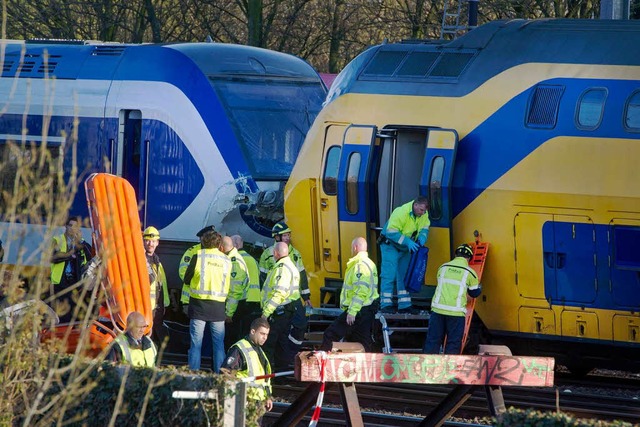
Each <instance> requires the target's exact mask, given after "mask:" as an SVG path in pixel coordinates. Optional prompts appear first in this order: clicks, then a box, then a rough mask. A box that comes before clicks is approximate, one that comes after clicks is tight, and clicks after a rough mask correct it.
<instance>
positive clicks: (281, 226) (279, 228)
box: [271, 221, 291, 237]
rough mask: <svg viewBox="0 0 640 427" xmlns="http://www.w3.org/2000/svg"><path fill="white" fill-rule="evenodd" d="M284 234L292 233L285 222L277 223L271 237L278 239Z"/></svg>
mask: <svg viewBox="0 0 640 427" xmlns="http://www.w3.org/2000/svg"><path fill="white" fill-rule="evenodd" d="M284 233H291V229H290V228H289V226H288V225H287V223H286V222H284V221H280V222H277V223H276V225H274V226H273V228H272V229H271V237H276V236H279V235H280V234H284Z"/></svg>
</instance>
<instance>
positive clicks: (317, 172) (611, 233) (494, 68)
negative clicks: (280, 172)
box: [285, 21, 640, 367]
mask: <svg viewBox="0 0 640 427" xmlns="http://www.w3.org/2000/svg"><path fill="white" fill-rule="evenodd" d="M480 30H481V31H479V32H475V33H474V32H471V33H470V34H469V35H467V36H465V37H463V38H461V39H459V40H458V41H456V42H452V44H455V45H456V46H455V48H457V50H456V51H454V50H453V48H454V46H451V48H452V50H451V53H449V51H448V49H447V46H446V45H444V46H438V45H434V46H430V45H429V44H426V46H425V45H417V46H408V45H405V44H402V45H392V46H385V45H383V46H381V47H378V48H377V49H378V50H377V51H376V48H372V49H371V50H369V51H367V52H365V53H363V54H362V55H361V56H360V57H359V58H357V59H356V60H354V61H353V62H352V64H350V65H349V66H348V67H347V69H345V71H344V72H343V73H342V74H341V75H340V76H338V78H337V79H336V81H335V82H334V84H333V85H332V91H331V92H330V94H329V98H328V103H327V105H326V106H325V108H324V109H323V111H322V112H321V114H320V115H319V117H318V119H317V120H316V122H315V124H314V126H313V128H312V129H311V131H310V132H309V134H308V138H307V143H306V144H305V148H304V150H303V151H302V152H301V156H300V157H299V159H298V164H297V165H296V168H295V169H294V171H293V174H292V177H291V179H290V181H289V183H288V188H289V189H292V190H291V192H295V191H296V190H295V188H296V187H297V186H298V185H299V183H300V182H303V181H304V180H305V179H308V178H310V177H311V178H313V179H315V180H317V185H316V186H315V188H320V189H322V188H323V185H325V186H326V183H327V182H329V181H330V180H328V179H327V177H328V176H333V175H335V176H337V177H338V179H337V185H338V189H337V190H336V191H335V193H336V194H335V196H330V197H326V194H324V193H322V192H319V193H315V194H313V191H312V196H311V197H312V198H320V199H325V198H326V199H328V200H327V201H326V202H320V203H317V204H313V205H312V206H314V209H316V212H317V213H318V214H317V215H316V216H320V217H321V216H322V215H325V214H326V213H327V212H329V211H331V212H333V211H335V214H333V213H332V214H331V215H335V216H337V218H338V223H339V224H340V227H339V229H337V230H335V229H331V228H329V227H325V226H324V223H322V220H321V221H320V222H321V223H322V224H320V226H319V227H318V225H317V224H316V223H312V222H309V221H308V218H307V217H306V216H303V215H297V212H298V206H300V205H301V202H300V200H299V199H297V200H295V201H293V200H292V201H289V200H287V201H286V202H285V212H286V214H287V220H288V221H289V222H290V224H289V225H290V226H291V227H292V229H294V230H296V233H297V236H296V235H295V234H294V240H295V241H294V244H295V245H296V247H298V248H299V249H300V250H301V252H302V255H303V257H304V258H305V259H309V257H311V258H313V257H314V256H315V258H313V259H314V265H313V268H312V269H311V275H312V278H313V280H312V284H311V287H312V293H317V292H318V291H317V290H318V288H319V287H320V286H324V285H326V284H327V283H329V282H333V283H339V282H340V280H341V270H340V269H339V268H336V266H335V261H334V260H335V255H334V254H335V248H340V252H339V255H340V257H339V258H338V260H337V262H338V263H339V264H340V265H341V266H342V265H344V263H346V260H347V259H348V256H349V254H348V253H347V252H346V250H345V246H344V243H345V242H350V240H351V239H352V238H353V237H355V236H356V235H363V236H366V237H368V238H369V244H370V252H372V253H374V254H375V236H376V231H377V230H379V228H380V227H381V225H382V224H383V223H384V221H385V220H386V218H388V215H389V214H390V212H391V210H392V209H393V208H394V207H396V206H399V205H400V204H402V203H404V202H406V201H408V200H411V198H412V197H415V195H417V194H418V193H421V194H424V195H427V196H428V197H430V200H431V211H430V215H431V220H432V227H431V232H430V235H429V240H428V242H427V246H429V247H430V253H429V266H428V270H427V276H426V285H428V286H426V287H425V288H426V289H429V288H430V289H433V288H432V286H433V285H435V284H436V278H435V272H436V270H437V267H438V266H439V265H440V264H441V263H443V262H445V261H447V260H449V259H450V257H451V255H452V249H453V247H455V245H457V244H459V243H462V242H466V241H471V240H473V238H474V233H475V232H476V231H477V232H479V233H480V234H481V236H482V239H483V240H484V241H486V242H489V243H490V244H491V247H492V249H491V254H490V255H489V259H488V261H487V264H486V268H485V272H484V276H483V294H482V296H481V297H480V298H479V299H478V303H477V305H476V311H477V313H478V315H479V318H480V320H481V321H482V322H483V324H484V326H486V328H487V329H488V330H489V332H490V333H491V336H492V337H493V339H494V340H496V341H499V340H500V341H504V342H507V343H508V344H510V345H513V347H514V350H515V351H517V352H531V353H544V354H551V355H555V356H556V357H559V358H560V360H561V361H562V362H564V363H568V364H569V363H571V362H573V367H578V366H583V367H589V366H603V365H609V366H618V364H619V363H623V362H629V361H633V359H634V358H635V359H636V360H637V355H638V353H639V352H640V336H639V335H638V325H639V322H640V315H639V314H638V307H640V296H639V295H640V292H638V291H639V290H640V276H639V271H640V258H638V256H637V255H634V254H635V253H636V252H637V251H635V250H634V249H633V248H634V246H635V245H636V244H637V242H638V241H639V240H638V238H639V236H640V228H639V226H640V208H639V207H640V190H639V189H638V188H637V186H636V185H635V179H634V176H635V175H636V170H635V169H636V167H635V166H634V163H635V160H636V159H637V158H638V156H639V155H640V141H639V137H638V135H639V134H640V133H639V132H640V129H639V127H640V123H639V122H638V120H637V119H636V118H635V117H636V116H637V114H638V110H637V109H636V108H637V107H636V105H637V103H638V101H639V100H640V95H638V91H639V90H640V64H638V63H637V61H636V58H635V56H634V55H630V54H629V51H633V50H634V49H635V48H634V47H633V44H632V43H631V42H629V40H630V39H634V40H635V38H638V39H640V26H638V25H637V23H635V24H634V23H628V22H624V23H616V22H606V23H605V22H594V21H591V22H590V21H587V22H584V21H557V22H556V21H551V22H549V21H540V22H532V23H523V22H510V23H495V24H492V25H489V26H488V27H487V28H482V27H481V28H480ZM474 31H475V30H474ZM594 33H597V35H598V36H600V37H601V38H600V39H597V36H596V35H594ZM619 37H624V40H625V42H624V43H623V44H611V45H607V43H606V41H607V40H611V41H614V40H618V39H619ZM634 37H635V38H634ZM586 46H591V49H592V51H589V54H584V55H577V52H581V51H584V50H581V49H584V48H585V47H586ZM465 49H466V50H465ZM510 52H511V53H510ZM598 52H600V53H599V54H598ZM625 52H627V55H626V56H625ZM447 55H450V56H447ZM434 58H436V59H434ZM421 61H422V62H421ZM428 61H431V63H428ZM438 61H440V62H438ZM444 61H447V62H446V64H447V65H446V66H445V65H442V67H441V69H439V68H438V66H439V64H441V63H443V62H444ZM455 61H457V62H455ZM434 64H435V65H434ZM456 64H458V65H456ZM460 64H462V65H460ZM411 73H414V74H415V75H411ZM417 73H423V75H424V73H426V77H421V75H418V74H417ZM456 73H457V74H456ZM465 73H466V74H465ZM435 74H438V78H435V77H432V76H431V75H435ZM421 79H422V80H423V81H424V83H422V84H420V83H417V82H419V81H420V80H421ZM338 124H339V126H340V130H339V131H338V132H333V133H334V134H333V135H332V136H331V133H332V131H331V129H332V128H334V127H335V126H337V125H338ZM352 127H370V128H372V129H375V137H373V138H372V141H371V143H370V145H369V148H368V150H367V149H362V148H361V150H364V151H363V158H365V157H366V158H371V159H373V160H372V161H371V162H369V163H368V164H367V165H366V167H365V172H364V175H362V176H361V177H363V178H362V179H363V181H362V186H361V187H357V186H355V184H354V183H355V182H356V181H357V180H355V179H354V180H352V181H351V187H352V188H358V189H360V188H362V189H363V191H364V192H365V195H366V197H365V199H363V201H361V203H362V204H364V205H363V206H359V209H361V211H358V213H357V214H351V213H350V212H349V209H348V206H349V205H350V204H351V206H352V207H353V206H354V205H353V200H350V199H349V194H350V193H349V188H350V187H349V186H350V182H349V181H348V180H347V181H341V180H340V179H339V177H340V176H346V175H347V174H348V170H349V168H348V166H349V162H348V160H347V159H345V158H343V156H344V155H345V153H347V155H351V154H352V153H353V151H354V150H353V149H350V147H349V141H348V133H347V132H346V129H349V128H352ZM443 132H444V133H447V132H448V133H449V134H450V135H452V138H453V136H455V137H456V138H457V141H458V142H457V146H456V148H455V150H453V151H454V152H453V153H452V152H451V150H450V151H447V150H443V149H441V148H439V147H438V146H437V144H432V141H433V139H434V138H435V137H436V134H437V133H443ZM328 135H329V136H331V139H329V137H328ZM328 146H336V147H339V148H341V150H342V152H341V153H340V158H339V159H338V160H335V159H334V160H333V162H334V163H336V164H337V165H338V166H336V167H335V168H334V169H335V170H336V171H335V172H332V173H328V174H327V171H329V172H331V168H328V167H327V165H328V164H330V161H329V160H330V159H329V155H328V154H329V153H328V148H327V147H328ZM335 151H338V148H336V149H335ZM421 154H422V155H421ZM320 158H321V159H322V161H321V165H318V163H320V162H319V161H318V159H320ZM416 158H418V161H416V160H415V159H416ZM388 159H391V160H388ZM452 162H453V164H452V165H451V163H452ZM450 166H451V167H453V177H452V179H451V181H450V182H448V181H447V173H446V171H447V170H448V168H449V167H450ZM358 182H360V181H358ZM341 186H342V187H341ZM341 195H342V196H341ZM351 195H353V191H351ZM351 211H354V209H351ZM311 217H315V216H314V215H313V214H312V215H311ZM343 224H349V226H348V227H346V226H343ZM298 230H300V232H299V233H298ZM320 230H322V231H324V230H328V231H329V232H328V233H321V232H320ZM300 234H301V235H300ZM307 236H316V237H315V238H314V239H307V238H306V237H307ZM633 242H636V243H633ZM326 249H330V251H326ZM328 253H331V254H332V257H325V258H324V259H322V256H321V255H322V254H328ZM319 255H320V258H318V256H319ZM318 261H319V262H318ZM425 293H428V291H425ZM612 346H613V347H616V348H620V349H624V351H619V352H616V351H613V352H612V350H611V349H612ZM623 359H626V360H623Z"/></svg>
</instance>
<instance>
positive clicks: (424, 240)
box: [418, 234, 427, 246]
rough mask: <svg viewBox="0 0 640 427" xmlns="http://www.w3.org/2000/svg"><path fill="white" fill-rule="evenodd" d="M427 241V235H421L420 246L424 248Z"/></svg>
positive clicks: (419, 237)
mask: <svg viewBox="0 0 640 427" xmlns="http://www.w3.org/2000/svg"><path fill="white" fill-rule="evenodd" d="M426 241H427V235H426V234H421V235H419V236H418V244H419V245H420V246H424V244H425V242H426Z"/></svg>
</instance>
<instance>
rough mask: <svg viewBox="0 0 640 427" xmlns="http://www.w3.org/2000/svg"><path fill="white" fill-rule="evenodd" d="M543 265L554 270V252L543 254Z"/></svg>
mask: <svg viewBox="0 0 640 427" xmlns="http://www.w3.org/2000/svg"><path fill="white" fill-rule="evenodd" d="M544 263H545V264H546V265H547V267H548V268H555V266H556V254H555V252H544Z"/></svg>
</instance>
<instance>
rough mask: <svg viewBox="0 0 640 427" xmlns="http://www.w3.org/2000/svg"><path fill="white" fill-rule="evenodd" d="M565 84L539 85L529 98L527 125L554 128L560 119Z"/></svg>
mask: <svg viewBox="0 0 640 427" xmlns="http://www.w3.org/2000/svg"><path fill="white" fill-rule="evenodd" d="M563 93H564V86H550V85H539V86H537V87H536V89H535V91H534V92H533V94H532V96H531V98H530V99H529V109H528V111H527V127H530V128H537V129H553V128H554V127H556V122H557V120H558V108H559V107H560V99H561V98H562V94H563Z"/></svg>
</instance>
